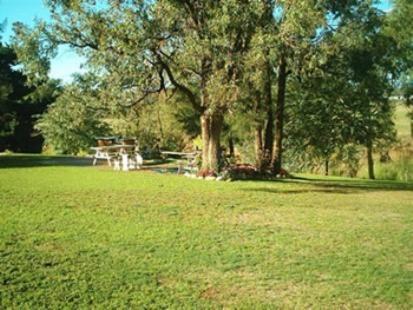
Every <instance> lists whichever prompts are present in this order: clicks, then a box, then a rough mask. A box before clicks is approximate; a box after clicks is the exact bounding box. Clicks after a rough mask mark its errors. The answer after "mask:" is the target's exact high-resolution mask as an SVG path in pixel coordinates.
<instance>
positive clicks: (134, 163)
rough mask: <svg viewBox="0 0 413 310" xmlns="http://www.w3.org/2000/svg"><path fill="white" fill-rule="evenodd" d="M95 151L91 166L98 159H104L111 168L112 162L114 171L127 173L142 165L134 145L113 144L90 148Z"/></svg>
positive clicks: (140, 157)
mask: <svg viewBox="0 0 413 310" xmlns="http://www.w3.org/2000/svg"><path fill="white" fill-rule="evenodd" d="M90 149H91V150H93V151H95V154H94V155H93V165H96V163H97V160H98V159H106V160H107V162H108V165H109V166H112V160H113V163H114V164H113V165H114V169H115V170H120V164H121V163H122V170H124V171H127V170H129V169H130V168H134V167H136V168H139V167H140V166H141V165H142V163H143V160H142V156H141V155H140V154H139V153H138V152H136V151H135V149H136V145H127V144H114V145H107V146H94V147H91V148H90Z"/></svg>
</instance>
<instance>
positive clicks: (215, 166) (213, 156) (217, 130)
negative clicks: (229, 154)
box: [208, 113, 224, 173]
mask: <svg viewBox="0 0 413 310" xmlns="http://www.w3.org/2000/svg"><path fill="white" fill-rule="evenodd" d="M223 121H224V119H223V116H222V114H221V113H214V114H212V115H211V119H210V136H209V149H208V151H209V167H208V168H209V170H210V171H211V172H213V173H217V172H219V170H220V168H221V167H220V159H221V144H220V136H221V130H222V124H223Z"/></svg>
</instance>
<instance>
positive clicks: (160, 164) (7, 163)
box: [0, 154, 177, 173]
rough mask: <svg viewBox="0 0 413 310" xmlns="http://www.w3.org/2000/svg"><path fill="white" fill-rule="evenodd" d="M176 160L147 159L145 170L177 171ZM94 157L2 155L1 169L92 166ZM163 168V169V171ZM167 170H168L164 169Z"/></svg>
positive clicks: (101, 162) (102, 163)
mask: <svg viewBox="0 0 413 310" xmlns="http://www.w3.org/2000/svg"><path fill="white" fill-rule="evenodd" d="M174 162H175V161H174V160H170V159H166V160H165V159H153V160H145V161H144V167H143V170H153V171H158V170H159V171H158V172H170V173H173V172H175V173H176V171H177V167H172V166H170V165H171V164H173V163H174ZM92 163H93V159H92V158H88V157H76V156H44V155H37V154H12V155H0V169H2V168H30V167H51V166H56V167H59V166H66V167H70V166H72V167H91V166H92ZM97 165H99V166H108V164H107V161H106V160H104V159H99V160H98V161H97ZM161 170H162V171H161ZM163 170H167V171H163Z"/></svg>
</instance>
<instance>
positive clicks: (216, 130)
mask: <svg viewBox="0 0 413 310" xmlns="http://www.w3.org/2000/svg"><path fill="white" fill-rule="evenodd" d="M47 4H48V6H49V8H50V10H51V13H52V19H51V22H50V23H45V22H39V24H38V25H37V27H36V29H35V30H34V31H33V30H31V29H28V28H27V27H26V26H24V25H22V24H18V25H16V26H15V31H16V40H15V42H16V47H17V50H18V53H19V57H20V59H22V60H23V61H24V62H25V63H26V66H25V69H26V72H27V73H28V74H29V75H30V77H31V81H36V80H41V79H42V78H43V76H44V74H45V72H47V69H48V66H49V63H48V59H49V57H50V56H53V55H54V54H55V53H56V48H57V47H58V46H59V45H61V44H67V45H69V46H71V47H73V48H75V49H76V50H77V51H78V52H79V54H81V55H82V56H83V57H85V58H86V60H87V61H86V66H87V68H88V69H89V71H90V72H93V73H94V74H95V76H96V81H97V82H96V87H99V88H100V89H101V90H102V92H101V94H102V96H101V98H102V100H111V101H112V102H117V103H118V104H120V105H123V106H137V105H139V104H142V103H143V102H144V98H145V97H146V96H148V95H149V94H152V93H155V92H160V91H166V90H167V91H177V92H180V93H181V94H184V95H185V96H186V97H187V99H188V100H189V102H190V103H191V104H192V107H193V109H194V110H195V111H197V113H199V114H200V115H201V116H200V119H201V120H200V122H201V130H202V139H203V157H202V168H203V169H204V170H207V171H216V170H217V169H218V165H219V154H220V134H221V130H222V124H223V119H224V115H225V114H226V112H227V111H228V109H229V108H230V106H231V105H232V103H234V102H235V101H236V99H237V94H238V91H237V79H238V77H239V67H240V63H241V59H242V57H241V55H242V54H243V53H244V52H245V51H246V50H247V49H248V48H249V47H250V44H249V43H250V38H251V35H252V33H253V32H254V29H255V27H256V25H255V20H256V19H260V18H261V17H260V15H261V14H263V13H264V9H263V6H264V2H263V1H249V2H245V1H236V0H227V1H219V2H218V1H212V0H211V1H205V0H202V1H201V0H199V1H172V0H160V1H143V0H142V1H105V2H104V1H102V2H100V3H99V5H96V4H95V1H91V0H83V1H80V0H72V1H59V0H51V1H48V2H47Z"/></svg>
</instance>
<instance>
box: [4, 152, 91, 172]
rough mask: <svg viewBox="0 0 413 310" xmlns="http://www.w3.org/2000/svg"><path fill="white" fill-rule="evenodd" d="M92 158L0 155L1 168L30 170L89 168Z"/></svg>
mask: <svg viewBox="0 0 413 310" xmlns="http://www.w3.org/2000/svg"><path fill="white" fill-rule="evenodd" d="M91 165H92V158H86V157H75V156H43V155H0V169H2V168H30V167H50V166H69V167H70V166H75V167H82V166H91Z"/></svg>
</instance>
